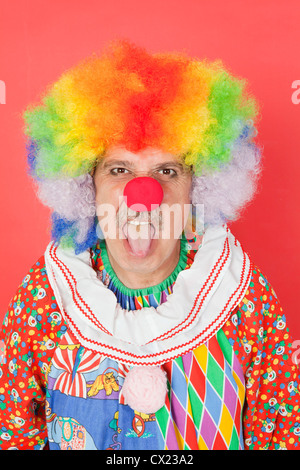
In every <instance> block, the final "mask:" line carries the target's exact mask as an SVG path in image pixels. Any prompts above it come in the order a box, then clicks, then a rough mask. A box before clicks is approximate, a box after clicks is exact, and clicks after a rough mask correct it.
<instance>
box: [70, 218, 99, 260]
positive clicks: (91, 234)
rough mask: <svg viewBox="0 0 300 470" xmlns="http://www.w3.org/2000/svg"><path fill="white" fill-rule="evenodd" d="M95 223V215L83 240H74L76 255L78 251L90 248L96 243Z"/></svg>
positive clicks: (96, 221)
mask: <svg viewBox="0 0 300 470" xmlns="http://www.w3.org/2000/svg"><path fill="white" fill-rule="evenodd" d="M97 223H98V220H97V218H96V217H95V219H94V223H93V225H92V226H91V228H90V229H89V231H88V233H87V236H86V239H85V240H84V242H82V243H76V241H75V254H76V255H78V254H79V253H82V252H83V251H85V250H87V249H89V248H91V246H93V245H95V243H97V240H98V236H97V230H96V228H97Z"/></svg>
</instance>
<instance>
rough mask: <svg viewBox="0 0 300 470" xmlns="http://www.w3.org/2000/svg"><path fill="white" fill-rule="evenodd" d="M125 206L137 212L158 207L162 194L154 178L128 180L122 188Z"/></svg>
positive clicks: (141, 177) (143, 177)
mask: <svg viewBox="0 0 300 470" xmlns="http://www.w3.org/2000/svg"><path fill="white" fill-rule="evenodd" d="M123 194H124V197H125V200H126V204H127V206H128V207H129V208H130V209H132V210H134V211H137V212H143V211H151V210H154V209H156V208H157V207H159V206H160V204H161V202H162V200H163V197H164V192H163V189H162V187H161V185H160V184H159V182H158V181H156V180H155V179H154V178H150V177H148V176H140V177H138V178H134V179H132V180H130V181H129V182H128V183H127V184H126V186H125V188H124V193H123Z"/></svg>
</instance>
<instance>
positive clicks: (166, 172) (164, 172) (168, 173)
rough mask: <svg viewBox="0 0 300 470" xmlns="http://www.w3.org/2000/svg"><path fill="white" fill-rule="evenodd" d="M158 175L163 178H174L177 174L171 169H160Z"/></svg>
mask: <svg viewBox="0 0 300 470" xmlns="http://www.w3.org/2000/svg"><path fill="white" fill-rule="evenodd" d="M158 173H160V174H161V175H163V176H176V175H177V172H176V171H175V170H173V168H162V169H161V170H158Z"/></svg>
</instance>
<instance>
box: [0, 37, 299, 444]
mask: <svg viewBox="0 0 300 470" xmlns="http://www.w3.org/2000/svg"><path fill="white" fill-rule="evenodd" d="M256 114H257V105H256V102H255V100H254V99H253V98H252V97H251V96H250V95H249V94H248V93H247V92H246V91H245V82H244V81H243V80H240V79H237V78H235V77H233V76H232V75H231V74H230V73H229V72H227V71H226V70H225V68H224V67H223V65H222V64H221V63H220V62H219V61H217V62H214V63H208V62H207V61H202V62H200V61H198V60H195V59H189V58H187V57H185V56H184V55H181V54H153V55H150V54H148V53H146V52H145V51H144V50H143V49H141V48H137V47H135V46H132V45H130V44H128V43H126V42H125V43H116V44H114V45H113V46H112V47H111V48H109V49H108V50H107V51H106V52H105V53H104V54H103V56H101V57H97V56H93V57H92V58H91V59H89V60H87V61H84V62H83V63H82V64H80V65H79V66H77V67H75V68H74V69H72V70H71V71H70V72H67V73H66V74H64V75H63V76H62V77H61V79H60V80H58V82H56V83H55V84H54V85H53V86H52V87H51V88H50V89H49V92H48V94H47V95H45V97H44V98H43V102H42V104H41V105H39V106H37V107H35V108H33V109H30V110H28V112H27V113H26V116H25V117H26V123H27V129H26V132H27V134H28V136H29V139H30V140H29V142H28V162H29V169H30V173H31V175H32V176H33V178H34V179H35V181H36V183H37V186H38V191H39V196H40V198H41V200H42V201H43V202H44V203H45V204H47V205H48V206H49V207H50V208H51V209H52V211H53V215H52V239H53V241H52V242H51V243H50V244H49V246H48V247H47V250H46V252H45V254H44V256H43V257H41V258H40V260H39V261H38V262H37V263H36V264H35V265H34V266H33V268H32V269H31V270H30V272H29V273H28V275H27V276H26V277H25V278H24V279H23V282H22V284H21V286H20V288H19V290H18V292H17V294H16V295H15V297H14V298H13V299H12V302H11V304H10V306H9V310H8V312H7V314H6V316H5V319H4V325H3V329H2V333H1V337H0V348H1V349H0V351H1V360H0V448H1V449H7V448H10V449H11V448H12V449H13V448H18V449H43V448H48V447H49V448H50V449H115V450H117V449H123V450H124V449H151V450H160V449H170V450H176V449H193V450H194V449H289V448H291V449H297V448H299V445H300V441H299V439H300V437H299V435H300V415H299V393H300V391H299V370H298V366H297V364H296V363H294V362H293V361H292V353H293V350H292V345H291V340H290V337H289V333H288V329H287V327H286V320H285V316H284V314H283V313H282V310H281V307H280V305H279V302H278V300H277V298H276V295H275V293H274V291H273V289H272V288H271V286H270V285H269V283H268V281H267V280H266V279H265V277H264V276H263V274H262V273H261V272H260V271H259V269H258V268H256V267H255V266H254V265H253V263H252V261H251V259H250V258H249V256H248V255H247V253H245V252H244V250H243V248H242V247H241V245H240V243H239V242H238V241H237V240H236V239H235V237H234V236H233V235H232V234H231V232H230V230H229V229H228V227H227V221H230V220H234V219H236V218H237V217H238V215H239V213H240V211H241V209H242V208H243V207H244V206H245V204H246V203H247V202H248V201H249V200H250V199H251V197H252V196H253V194H254V190H255V183H256V180H257V176H258V174H259V172H260V156H261V155H260V150H259V148H258V146H257V145H256V144H255V143H254V137H255V135H256V129H255V127H254V119H255V117H256ZM113 146H117V147H118V146H120V147H123V148H125V149H127V150H130V151H131V152H139V151H140V150H143V149H147V148H148V147H149V148H151V147H152V148H154V149H161V150H162V151H163V152H167V153H170V154H171V155H173V156H174V158H175V156H176V158H178V160H179V158H180V161H181V162H182V164H183V165H185V166H187V167H189V168H190V169H191V171H192V172H193V177H192V188H191V189H192V190H191V197H190V199H191V203H192V205H193V208H195V207H196V206H197V205H198V204H202V205H203V206H204V219H203V225H201V226H200V228H199V227H198V226H197V224H196V225H195V218H194V215H195V212H193V211H192V224H191V225H192V233H193V234H194V236H195V239H194V240H192V239H188V240H187V239H186V238H185V236H183V237H182V239H181V244H180V248H181V251H180V258H179V261H178V264H177V266H176V268H175V270H174V271H173V272H172V273H171V274H170V275H169V277H168V278H167V279H165V280H164V281H163V282H162V283H160V284H157V285H155V286H153V287H148V288H146V289H140V290H132V289H128V288H126V287H125V286H124V285H123V284H122V283H121V282H120V280H119V279H118V278H117V276H116V274H115V272H114V271H113V269H112V267H111V265H110V260H109V256H108V252H107V251H106V248H107V247H106V242H107V240H108V238H106V242H104V241H103V240H102V241H100V240H99V239H101V236H100V235H101V234H100V232H99V226H98V222H99V221H98V219H97V217H96V204H95V186H94V180H93V171H94V169H95V168H96V167H97V165H98V163H99V162H101V161H102V159H103V158H104V159H105V155H106V152H107V151H108V150H109V149H110V148H111V147H113ZM176 161H177V160H176ZM137 179H138V178H135V179H132V183H131V184H130V186H128V184H129V183H130V182H129V183H127V185H126V188H125V190H124V191H125V192H126V194H127V195H129V196H130V198H133V201H134V202H135V203H136V202H137V203H139V202H141V201H139V200H136V198H135V195H136V194H135V193H136V190H135V188H136V187H137V186H135V183H136V180H137ZM146 179H147V184H148V183H149V184H150V186H151V184H152V186H153V178H148V177H147V178H146ZM150 180H152V183H151V181H150ZM139 182H141V179H139ZM143 184H144V185H145V184H146V183H145V180H143ZM144 187H145V186H143V188H144ZM132 188H133V189H132ZM148 191H150V190H148V189H147V193H148ZM144 192H145V190H144ZM155 194H156V196H155V197H156V200H155V202H156V203H157V204H158V205H159V204H161V202H162V200H163V195H164V193H163V191H160V186H159V184H156V189H155ZM151 202H152V199H151V198H150V200H149V201H147V204H148V203H151ZM151 210H152V209H151ZM136 211H137V212H139V211H140V209H136ZM146 211H149V208H148V207H147V208H146ZM196 222H197V221H196ZM146 223H148V222H146ZM148 225H149V224H148ZM127 235H128V238H130V235H129V234H128V233H127ZM184 235H186V234H184ZM148 238H149V237H148ZM148 241H149V243H152V241H151V240H147V243H148ZM176 243H177V239H176ZM148 245H149V244H148ZM146 274H147V273H146ZM135 371H141V375H137V376H136V375H135ZM149 371H150V372H151V373H152V375H151V373H150V375H147V374H148V372H149ZM129 379H130V384H131V385H130V387H129V386H128V383H129V382H128V381H129ZM144 380H145V381H144ZM164 381H165V382H164ZM150 382H151V383H150ZM145 384H146V385H145ZM147 384H148V385H149V387H148V385H147ZM151 384H152V388H151ZM165 386H167V393H165V394H164V395H162V397H163V401H162V403H160V402H159V401H158V403H160V405H159V406H158V407H157V408H156V409H155V410H150V411H149V410H147V409H146V408H143V406H144V404H142V405H141V408H139V409H135V408H134V406H133V405H132V403H141V399H142V398H143V395H144V394H145V395H147V394H148V393H149V390H150V394H152V397H153V395H154V394H157V396H159V391H163V392H164V391H165V388H164V387H165ZM143 387H144V388H143ZM147 387H148V388H147ZM128 390H129V391H130V394H129V393H128ZM132 397H133V398H134V400H133V401H132V400H131V399H132ZM135 399H136V401H135ZM142 401H143V400H142ZM129 405H130V406H129ZM149 406H150V405H149Z"/></svg>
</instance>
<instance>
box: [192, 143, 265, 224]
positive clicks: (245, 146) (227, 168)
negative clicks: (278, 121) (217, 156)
mask: <svg viewBox="0 0 300 470" xmlns="http://www.w3.org/2000/svg"><path fill="white" fill-rule="evenodd" d="M260 173H261V151H260V149H259V148H258V147H257V146H256V145H254V144H253V143H251V142H249V141H248V139H247V137H246V138H240V139H238V140H237V141H236V143H235V145H234V147H233V149H232V159H231V161H230V162H229V163H227V164H226V165H223V166H222V167H220V169H219V170H217V171H209V170H204V171H203V173H202V175H201V176H197V177H193V181H192V188H191V194H190V196H191V202H192V203H193V204H195V205H196V204H202V205H203V207H204V225H205V226H208V225H222V224H224V223H226V222H229V221H233V220H236V219H237V218H238V217H239V216H240V215H241V211H242V210H243V209H244V208H245V206H246V205H247V204H248V203H249V202H250V201H251V199H252V198H253V196H254V193H255V191H256V188H257V182H258V179H259V176H260Z"/></svg>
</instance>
